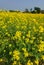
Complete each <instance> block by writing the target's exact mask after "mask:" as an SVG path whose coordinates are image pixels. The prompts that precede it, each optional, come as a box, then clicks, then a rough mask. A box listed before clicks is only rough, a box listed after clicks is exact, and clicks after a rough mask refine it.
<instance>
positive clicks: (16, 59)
mask: <svg viewBox="0 0 44 65" xmlns="http://www.w3.org/2000/svg"><path fill="white" fill-rule="evenodd" d="M42 64H43V65H44V15H43V14H29V13H27V14H26V13H20V12H19V13H16V12H12V13H11V12H0V65H42Z"/></svg>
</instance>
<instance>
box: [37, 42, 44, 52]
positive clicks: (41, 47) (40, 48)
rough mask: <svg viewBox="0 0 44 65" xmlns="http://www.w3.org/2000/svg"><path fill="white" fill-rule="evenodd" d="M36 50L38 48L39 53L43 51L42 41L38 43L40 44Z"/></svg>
mask: <svg viewBox="0 0 44 65" xmlns="http://www.w3.org/2000/svg"><path fill="white" fill-rule="evenodd" d="M38 48H39V51H40V52H41V51H44V41H40V44H39V46H38Z"/></svg>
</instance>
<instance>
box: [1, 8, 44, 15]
mask: <svg viewBox="0 0 44 65" xmlns="http://www.w3.org/2000/svg"><path fill="white" fill-rule="evenodd" d="M2 11H6V12H8V10H0V12H2ZM9 12H17V13H18V12H21V11H20V10H9ZM23 13H38V14H39V13H42V14H44V10H42V9H41V8H40V7H34V9H32V8H31V9H30V10H28V8H26V9H25V10H24V11H23Z"/></svg>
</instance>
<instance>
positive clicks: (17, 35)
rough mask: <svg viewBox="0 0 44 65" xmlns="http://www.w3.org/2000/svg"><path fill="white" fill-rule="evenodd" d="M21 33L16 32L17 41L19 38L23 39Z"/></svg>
mask: <svg viewBox="0 0 44 65" xmlns="http://www.w3.org/2000/svg"><path fill="white" fill-rule="evenodd" d="M21 34H22V33H21V31H17V32H16V34H15V38H16V39H17V38H20V37H21Z"/></svg>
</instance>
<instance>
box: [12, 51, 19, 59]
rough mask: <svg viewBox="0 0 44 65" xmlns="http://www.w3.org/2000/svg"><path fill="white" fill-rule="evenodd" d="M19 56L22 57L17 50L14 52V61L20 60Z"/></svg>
mask: <svg viewBox="0 0 44 65" xmlns="http://www.w3.org/2000/svg"><path fill="white" fill-rule="evenodd" d="M19 55H20V52H19V51H17V50H14V51H13V57H14V59H16V60H19V59H20V57H19Z"/></svg>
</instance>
